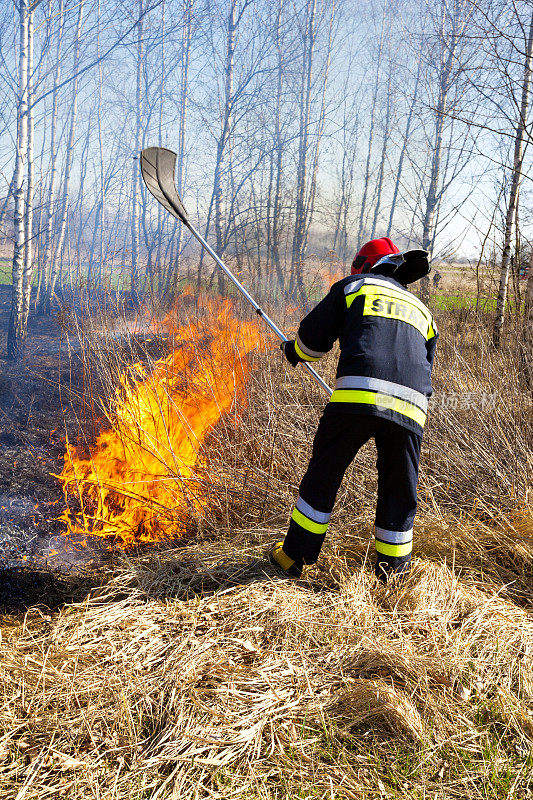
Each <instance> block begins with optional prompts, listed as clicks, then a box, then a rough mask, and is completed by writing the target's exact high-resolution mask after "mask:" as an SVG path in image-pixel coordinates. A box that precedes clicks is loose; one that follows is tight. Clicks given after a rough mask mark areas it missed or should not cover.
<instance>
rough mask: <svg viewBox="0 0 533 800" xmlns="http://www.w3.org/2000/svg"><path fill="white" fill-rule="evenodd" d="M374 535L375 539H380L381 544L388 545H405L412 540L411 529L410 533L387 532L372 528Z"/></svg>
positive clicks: (376, 527) (382, 529)
mask: <svg viewBox="0 0 533 800" xmlns="http://www.w3.org/2000/svg"><path fill="white" fill-rule="evenodd" d="M374 534H375V536H376V539H381V541H382V542H387V543H388V544H407V542H410V541H411V539H412V538H413V529H412V528H411V530H410V531H388V530H386V528H378V526H377V525H376V526H375V527H374Z"/></svg>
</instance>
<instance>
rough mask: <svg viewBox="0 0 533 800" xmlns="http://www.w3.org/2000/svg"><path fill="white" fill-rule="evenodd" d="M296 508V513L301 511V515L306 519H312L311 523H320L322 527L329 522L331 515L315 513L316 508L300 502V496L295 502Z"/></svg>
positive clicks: (320, 512)
mask: <svg viewBox="0 0 533 800" xmlns="http://www.w3.org/2000/svg"><path fill="white" fill-rule="evenodd" d="M296 508H297V509H298V511H301V512H302V514H305V516H306V517H308V518H309V519H312V520H313V522H320V523H322V525H324V524H325V523H326V522H329V520H330V518H331V514H326V513H324V511H317V510H316V508H313V507H312V506H310V505H309V503H306V502H305V500H302V498H301V497H300V495H298V500H297V501H296Z"/></svg>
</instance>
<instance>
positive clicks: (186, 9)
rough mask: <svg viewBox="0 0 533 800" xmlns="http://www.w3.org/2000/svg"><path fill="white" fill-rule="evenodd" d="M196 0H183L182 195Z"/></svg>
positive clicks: (178, 173)
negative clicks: (193, 17) (193, 18)
mask: <svg viewBox="0 0 533 800" xmlns="http://www.w3.org/2000/svg"><path fill="white" fill-rule="evenodd" d="M193 6H194V0H183V33H182V40H181V79H180V121H179V132H178V161H177V164H176V185H177V187H178V194H179V195H180V197H181V196H182V192H183V178H184V169H185V140H186V135H187V111H188V101H189V63H190V57H191V40H192V15H193ZM182 237H183V225H178V230H177V257H176V272H177V273H178V274H179V271H180V266H181V247H182Z"/></svg>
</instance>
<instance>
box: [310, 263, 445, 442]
mask: <svg viewBox="0 0 533 800" xmlns="http://www.w3.org/2000/svg"><path fill="white" fill-rule="evenodd" d="M437 338H438V332H437V328H436V325H435V322H434V320H433V317H432V315H431V312H430V311H429V310H428V309H427V308H426V306H425V305H424V304H423V303H422V302H421V301H420V300H419V299H418V298H417V297H416V296H415V295H413V294H411V292H409V291H407V289H406V288H405V287H404V286H402V285H401V284H400V283H398V282H397V281H395V280H394V279H393V278H390V277H385V276H383V275H379V274H375V273H370V274H366V275H350V276H348V277H347V278H343V279H342V280H340V281H338V282H337V283H335V284H333V286H332V287H331V290H330V292H329V294H328V295H327V296H326V297H325V298H324V299H323V300H321V302H320V303H319V304H318V305H317V306H316V307H315V308H314V309H313V310H312V311H311V312H310V313H309V314H308V315H307V316H306V317H305V319H303V320H302V322H301V324H300V327H299V329H298V336H297V338H296V342H295V350H296V353H297V355H298V357H299V359H300V360H301V361H317V360H318V359H319V358H321V357H322V356H323V355H324V354H325V353H327V352H328V351H329V350H331V348H332V347H333V344H334V343H335V341H336V340H337V339H338V340H339V344H340V348H341V354H340V358H339V364H338V367H337V380H336V384H335V390H334V392H333V395H332V397H331V400H330V402H329V404H328V406H327V408H326V413H328V412H330V411H339V410H342V411H345V412H349V413H354V414H372V415H374V416H378V417H383V418H385V419H390V420H392V421H393V422H396V423H398V424H399V425H402V426H403V427H404V428H407V429H409V430H411V431H413V432H415V433H419V434H421V433H422V430H423V427H424V423H425V421H426V412H427V405H428V398H429V397H430V396H431V394H432V387H431V368H432V365H433V358H434V355H435V348H436V344H437Z"/></svg>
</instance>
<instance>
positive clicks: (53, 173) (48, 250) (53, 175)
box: [38, 0, 65, 314]
mask: <svg viewBox="0 0 533 800" xmlns="http://www.w3.org/2000/svg"><path fill="white" fill-rule="evenodd" d="M51 5H52V4H51V2H50V3H49V6H48V9H49V10H48V13H49V15H50V16H51V14H52V10H51ZM64 16H65V15H64V8H63V0H59V8H58V20H57V25H58V28H57V50H56V63H55V69H54V79H53V80H54V91H53V94H52V114H51V132H50V189H49V196H48V211H47V215H46V228H45V234H44V239H45V245H44V257H43V265H42V280H43V285H42V287H41V295H40V301H39V307H38V313H39V314H44V313H45V310H46V300H47V295H48V288H49V284H50V279H51V274H50V273H51V268H52V249H53V248H52V245H53V243H52V231H53V223H54V215H55V208H56V184H57V162H58V148H57V120H58V111H59V91H58V88H57V87H58V86H59V80H60V77H61V46H62V41H63V19H64Z"/></svg>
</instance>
